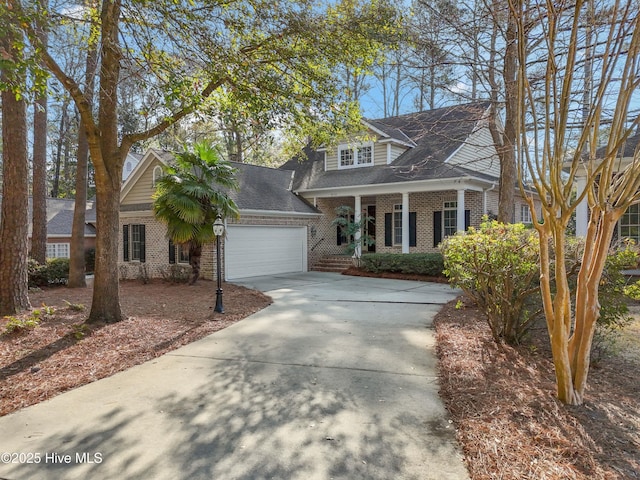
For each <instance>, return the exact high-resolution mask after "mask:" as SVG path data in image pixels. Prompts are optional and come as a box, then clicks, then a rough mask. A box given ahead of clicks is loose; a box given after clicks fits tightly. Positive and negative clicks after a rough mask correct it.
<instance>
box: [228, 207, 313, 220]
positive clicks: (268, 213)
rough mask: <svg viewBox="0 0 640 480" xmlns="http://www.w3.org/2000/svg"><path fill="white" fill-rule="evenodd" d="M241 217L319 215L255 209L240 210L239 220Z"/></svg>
mask: <svg viewBox="0 0 640 480" xmlns="http://www.w3.org/2000/svg"><path fill="white" fill-rule="evenodd" d="M243 215H254V216H261V217H320V216H322V214H321V213H311V212H283V211H281V210H255V209H241V210H240V220H242V216H243Z"/></svg>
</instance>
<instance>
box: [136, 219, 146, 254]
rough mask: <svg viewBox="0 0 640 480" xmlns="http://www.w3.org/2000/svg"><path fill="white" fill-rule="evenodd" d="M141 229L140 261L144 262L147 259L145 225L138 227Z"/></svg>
mask: <svg viewBox="0 0 640 480" xmlns="http://www.w3.org/2000/svg"><path fill="white" fill-rule="evenodd" d="M138 228H139V229H140V261H141V262H142V263H144V262H145V261H146V255H145V238H144V237H145V233H144V230H145V225H140V226H139V227H138Z"/></svg>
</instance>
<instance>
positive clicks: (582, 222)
mask: <svg viewBox="0 0 640 480" xmlns="http://www.w3.org/2000/svg"><path fill="white" fill-rule="evenodd" d="M586 187H587V179H586V178H585V177H576V189H577V194H578V195H580V194H581V193H582V192H584V189H585V188H586ZM588 223H589V206H588V205H587V198H586V197H585V198H583V199H582V201H581V202H580V203H579V204H578V206H577V208H576V237H585V236H586V235H587V224H588Z"/></svg>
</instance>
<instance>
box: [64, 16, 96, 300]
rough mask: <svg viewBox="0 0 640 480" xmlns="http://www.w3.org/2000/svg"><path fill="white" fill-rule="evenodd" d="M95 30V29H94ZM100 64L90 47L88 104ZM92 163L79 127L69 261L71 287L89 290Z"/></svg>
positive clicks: (84, 131) (87, 70)
mask: <svg viewBox="0 0 640 480" xmlns="http://www.w3.org/2000/svg"><path fill="white" fill-rule="evenodd" d="M92 29H95V26H94V27H92ZM97 65H98V51H97V48H96V44H95V43H93V44H90V45H89V48H88V51H87V61H86V66H85V90H84V97H85V99H86V101H87V103H88V104H89V105H90V106H91V105H93V89H94V85H95V81H94V80H95V73H96V68H97ZM88 163H89V141H88V140H87V131H86V129H85V127H84V125H82V124H80V125H79V128H78V152H77V165H76V198H75V204H74V210H73V226H72V231H71V260H70V262H69V287H71V288H82V287H86V285H87V282H86V279H85V276H86V271H85V270H86V267H85V248H84V229H85V223H86V221H85V220H86V212H87V173H88Z"/></svg>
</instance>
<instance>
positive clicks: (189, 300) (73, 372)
mask: <svg viewBox="0 0 640 480" xmlns="http://www.w3.org/2000/svg"><path fill="white" fill-rule="evenodd" d="M215 291H216V289H215V285H214V283H213V282H208V281H203V280H200V281H199V282H198V283H197V284H196V285H194V286H188V285H184V284H169V283H164V282H152V283H150V284H142V283H139V282H121V284H120V296H121V298H120V300H121V305H122V309H123V311H124V312H125V314H126V315H127V316H128V318H127V319H125V320H123V321H121V322H118V323H115V324H110V325H86V324H85V323H84V321H85V319H86V318H87V316H88V312H89V307H90V305H91V296H92V289H91V288H81V289H70V288H66V287H60V288H49V289H46V290H43V291H40V292H34V293H31V294H30V295H29V298H30V301H31V304H32V306H33V307H34V308H38V307H39V308H40V310H41V311H44V308H42V305H46V306H47V307H53V308H54V309H55V311H54V312H53V314H52V315H47V314H41V316H42V318H43V320H42V322H41V323H40V325H39V326H38V327H36V328H34V329H30V330H26V331H22V332H16V333H11V334H6V333H4V334H2V335H1V336H0V416H2V415H6V414H8V413H10V412H13V411H15V410H18V409H20V408H23V407H26V406H28V405H33V404H35V403H38V402H41V401H43V400H46V399H48V398H51V397H53V396H55V395H57V394H59V393H62V392H64V391H66V390H69V389H72V388H75V387H78V386H81V385H84V384H87V383H90V382H93V381H95V380H98V379H100V378H104V377H108V376H110V375H113V374H114V373H117V372H120V371H122V370H126V369H127V368H130V367H132V366H134V365H138V364H140V363H143V362H145V361H147V360H150V359H152V358H155V357H158V356H160V355H162V354H164V353H166V352H168V351H170V350H174V349H176V348H178V347H180V346H182V345H186V344H188V343H191V342H193V341H195V340H198V339H200V338H203V337H205V336H207V335H209V334H211V333H213V332H216V331H218V330H221V329H223V328H225V327H227V326H229V325H231V324H233V323H235V322H237V321H238V320H240V319H242V318H245V317H246V316H248V315H250V314H252V313H254V312H257V311H258V310H261V309H262V308H264V307H266V306H267V305H269V304H270V303H271V298H270V297H268V296H266V295H264V294H262V293H260V292H256V291H254V290H249V289H247V288H244V287H241V286H237V285H232V284H224V285H223V300H224V307H225V313H224V314H218V313H214V312H213V306H214V304H215ZM23 316H25V315H23ZM6 323H7V319H0V332H4V331H5V324H6Z"/></svg>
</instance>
